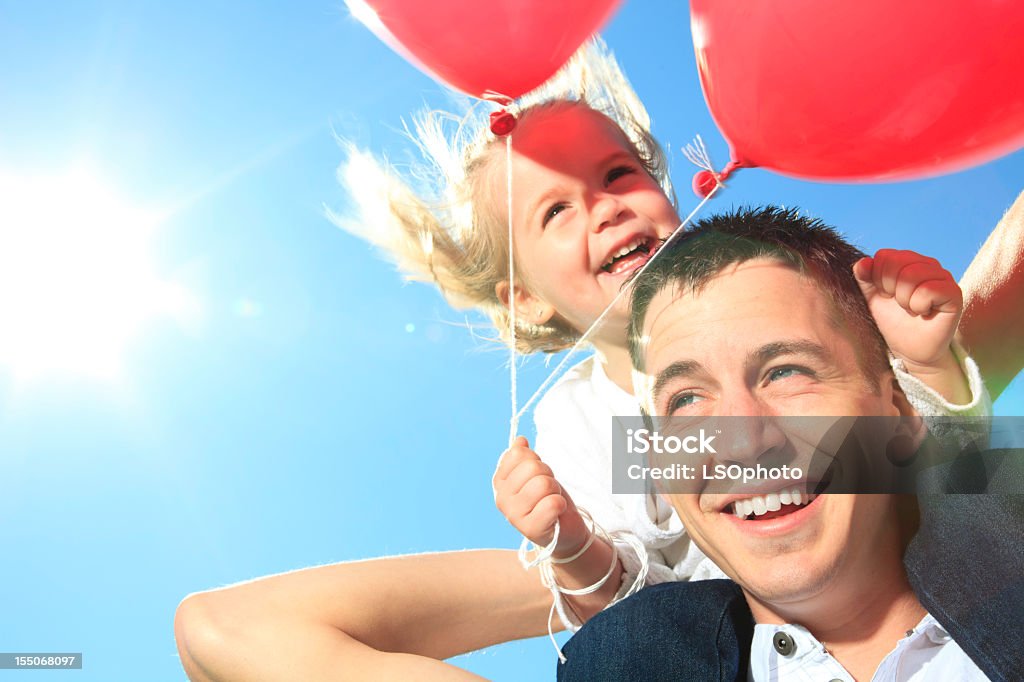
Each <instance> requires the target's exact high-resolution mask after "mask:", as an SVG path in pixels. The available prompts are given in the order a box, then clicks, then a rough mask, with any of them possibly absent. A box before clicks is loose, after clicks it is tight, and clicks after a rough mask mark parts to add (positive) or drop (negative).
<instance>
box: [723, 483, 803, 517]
mask: <svg viewBox="0 0 1024 682" xmlns="http://www.w3.org/2000/svg"><path fill="white" fill-rule="evenodd" d="M813 499H814V496H813V495H806V496H805V495H804V494H803V493H801V492H800V490H799V489H798V488H792V489H790V490H783V491H780V492H777V493H767V494H765V495H755V496H754V497H748V498H746V499H742V500H736V501H735V502H733V503H732V513H733V514H735V515H736V518H738V519H746V518H747V517H749V516H750V515H751V514H753V515H754V516H763V515H764V514H767V513H768V512H770V511H779V510H780V509H782V505H784V504H795V505H803V504H809V503H810V502H811V500H813ZM805 500H806V502H805Z"/></svg>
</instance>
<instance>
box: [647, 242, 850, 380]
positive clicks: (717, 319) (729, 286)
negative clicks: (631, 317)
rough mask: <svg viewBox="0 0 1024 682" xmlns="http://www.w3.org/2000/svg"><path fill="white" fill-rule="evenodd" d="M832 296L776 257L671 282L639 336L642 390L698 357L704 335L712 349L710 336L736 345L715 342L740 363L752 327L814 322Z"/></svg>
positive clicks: (652, 307)
mask: <svg viewBox="0 0 1024 682" xmlns="http://www.w3.org/2000/svg"><path fill="white" fill-rule="evenodd" d="M829 301H830V299H829V298H828V297H827V296H826V295H825V293H824V292H823V291H822V290H821V289H820V287H819V285H818V283H817V282H816V281H814V280H813V279H812V278H809V277H807V276H806V275H804V274H803V273H801V272H800V271H798V270H796V269H795V268H794V267H793V266H792V265H791V264H789V263H784V262H782V261H779V260H777V259H774V258H758V259H753V260H748V261H743V262H741V263H733V264H730V265H728V266H726V267H725V268H723V269H722V270H721V271H720V272H719V273H717V274H716V275H714V276H713V277H711V278H710V279H708V280H707V281H706V282H704V283H702V284H700V285H699V286H698V287H697V288H696V289H693V288H690V287H684V286H680V285H677V284H669V285H667V286H665V287H663V288H662V289H661V290H660V291H658V293H657V294H655V295H654V297H653V298H652V299H651V301H650V304H649V306H648V308H647V311H646V314H645V315H644V320H643V327H642V332H641V336H640V338H639V340H638V347H639V350H640V358H641V359H642V361H643V367H641V368H637V369H636V370H635V372H634V388H635V389H636V390H637V395H639V396H641V397H642V398H644V399H645V400H646V399H648V398H650V397H653V395H652V391H653V387H654V379H655V376H656V375H657V374H658V372H660V371H661V370H662V369H664V367H666V366H668V365H669V364H673V363H678V362H680V361H689V360H693V359H695V358H693V357H691V355H690V351H691V350H692V349H693V348H694V347H696V345H697V343H698V341H704V342H705V343H703V344H702V346H703V347H705V349H707V347H708V344H707V343H706V341H707V339H708V338H713V339H719V340H721V341H722V343H723V344H728V345H729V347H730V348H726V347H725V346H722V347H715V346H714V345H713V344H712V345H711V349H712V350H720V351H721V352H722V353H724V354H725V355H724V357H721V358H720V359H721V360H723V361H725V362H737V363H739V362H742V361H743V357H741V356H735V355H734V354H731V353H734V351H735V348H736V347H739V346H744V345H745V344H748V343H749V344H754V343H755V341H756V340H755V339H754V338H752V337H751V336H750V334H751V331H752V330H754V331H759V330H761V329H762V328H766V327H774V328H776V329H779V330H784V329H785V328H786V327H788V326H789V325H790V323H794V322H795V321H796V320H798V319H799V320H802V321H803V322H804V323H807V324H809V323H812V321H813V320H814V319H816V318H824V317H826V316H827V315H828V314H829V313H830V312H831V304H830V302H829ZM691 341H692V343H691ZM641 390H643V392H641Z"/></svg>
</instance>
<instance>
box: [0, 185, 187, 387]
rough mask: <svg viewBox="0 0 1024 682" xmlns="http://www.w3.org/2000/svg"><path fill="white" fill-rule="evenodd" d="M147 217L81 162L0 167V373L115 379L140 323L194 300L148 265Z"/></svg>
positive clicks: (183, 313) (176, 313)
mask: <svg viewBox="0 0 1024 682" xmlns="http://www.w3.org/2000/svg"><path fill="white" fill-rule="evenodd" d="M157 226H158V219H157V216H156V215H155V214H153V213H148V212H146V211H145V210H143V209H141V208H139V207H136V206H133V205H132V204H131V203H130V202H128V201H126V200H125V199H124V198H123V197H121V196H119V195H118V193H117V192H115V191H114V189H113V188H111V187H110V186H109V185H108V184H107V183H106V182H104V181H103V179H102V178H101V177H100V176H99V175H98V174H97V173H96V172H94V171H92V170H90V169H88V168H76V169H73V170H69V171H66V172H63V173H61V174H59V175H49V176H45V177H44V176H35V177H29V176H26V175H23V174H14V173H12V172H10V171H9V170H5V169H0V373H10V374H11V375H13V376H14V377H15V378H16V379H19V380H25V379H32V378H35V377H38V376H40V375H44V374H53V373H61V374H76V375H85V376H89V377H93V378H97V379H114V378H117V377H118V376H119V375H120V373H121V370H122V367H121V363H122V359H123V354H124V350H125V348H126V346H127V344H128V343H129V342H130V341H131V339H132V338H133V337H134V336H135V335H136V334H137V333H138V332H139V331H140V329H141V328H142V326H143V325H144V323H146V322H148V321H150V320H153V319H156V318H161V317H174V318H178V319H182V318H184V317H187V316H190V315H191V313H192V312H194V307H195V302H194V301H193V300H192V297H191V295H190V294H189V292H188V291H187V290H185V289H184V288H183V287H181V286H180V285H177V284H175V283H174V282H171V281H165V280H161V279H160V278H159V277H157V275H156V274H155V273H154V272H153V267H152V263H151V254H150V248H149V247H150V245H149V241H150V237H151V236H152V234H153V232H154V230H155V229H156V227H157Z"/></svg>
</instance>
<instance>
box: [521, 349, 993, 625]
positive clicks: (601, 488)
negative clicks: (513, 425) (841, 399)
mask: <svg viewBox="0 0 1024 682" xmlns="http://www.w3.org/2000/svg"><path fill="white" fill-rule="evenodd" d="M954 353H955V354H956V356H957V358H958V359H959V360H960V364H961V367H962V368H963V371H964V374H965V375H966V376H967V379H968V383H969V385H970V389H971V397H972V400H971V402H970V403H968V404H967V405H954V404H952V403H950V402H948V401H946V400H945V399H944V398H943V397H942V396H940V395H939V394H938V393H936V392H935V391H933V390H932V389H930V388H929V387H928V386H925V385H924V384H923V383H921V382H920V381H919V380H917V379H916V378H914V377H913V376H911V375H910V374H908V373H906V372H905V371H903V368H902V366H901V365H900V363H898V362H896V363H894V367H893V369H894V371H895V374H896V378H897V380H898V381H899V383H900V386H901V387H902V388H903V390H904V392H905V393H906V395H907V398H908V399H909V401H910V403H911V404H912V405H913V406H914V408H915V409H917V411H918V413H920V414H921V415H923V416H940V417H941V416H987V415H991V414H992V407H991V400H990V399H989V396H988V393H987V391H986V390H985V386H984V383H983V382H982V380H981V374H980V373H979V371H978V367H977V365H976V364H975V363H974V361H973V360H972V359H971V358H970V357H967V355H966V353H964V352H963V350H962V349H961V348H959V347H957V346H954ZM639 416H640V405H639V403H638V402H637V400H636V398H634V397H633V395H631V394H630V393H627V392H626V391H624V390H623V389H621V388H620V387H619V386H617V385H616V384H615V383H614V382H612V380H611V379H609V378H608V375H607V374H605V371H604V368H603V367H602V365H601V363H600V362H598V361H597V358H596V356H591V357H589V358H587V359H585V360H583V361H582V362H580V363H578V364H576V365H575V366H573V367H572V368H571V369H569V370H568V371H567V372H566V373H565V375H564V376H562V378H561V379H559V380H558V382H556V383H555V385H554V386H552V387H551V389H550V390H549V391H548V392H547V393H546V394H545V395H544V397H543V398H542V399H541V400H540V401H539V402H538V403H537V407H536V409H535V410H534V424H535V426H536V429H537V437H536V439H535V441H534V450H535V452H536V453H537V454H538V455H539V456H540V458H541V459H542V460H543V461H544V462H545V463H547V465H548V466H550V467H551V470H552V472H553V473H554V475H555V478H556V479H557V480H558V482H559V483H560V484H561V485H562V487H563V488H564V489H565V490H566V491H568V493H569V495H570V496H571V497H572V499H573V501H574V502H575V503H576V505H577V506H580V507H583V508H585V509H586V510H587V511H588V512H590V515H591V516H592V517H593V519H594V521H595V522H597V523H598V524H599V525H600V526H601V527H602V528H604V529H605V530H606V531H609V532H611V531H626V532H629V533H632V534H633V535H635V536H636V537H637V538H639V539H640V541H641V542H643V544H644V546H645V547H646V548H647V554H648V573H647V579H646V581H645V582H646V584H647V585H656V584H658V583H663V582H668V581H672V580H707V579H710V578H725V577H727V576H726V575H725V574H724V573H723V572H722V570H721V569H720V568H718V566H716V565H715V564H714V562H712V561H711V560H710V559H709V558H708V557H707V556H705V555H704V553H703V552H702V551H701V550H700V549H699V548H698V547H697V545H696V544H695V543H694V542H693V541H691V539H690V537H689V535H687V533H686V530H685V529H684V528H683V525H682V522H681V521H680V519H679V516H678V515H677V514H676V513H675V511H674V510H673V509H672V508H671V507H670V506H669V505H668V504H667V503H666V502H664V501H663V500H662V499H661V498H659V497H658V496H657V495H654V494H647V495H637V494H620V493H613V492H611V490H612V447H611V444H612V429H613V420H614V419H616V418H618V417H639ZM617 548H618V550H619V556H620V558H621V560H622V563H623V568H624V570H625V574H624V576H623V580H622V588H621V589H620V591H619V596H621V595H623V594H624V593H625V592H626V590H627V589H628V588H629V587H630V585H632V583H633V581H634V578H635V577H636V575H637V572H638V571H639V568H640V562H639V560H638V559H637V557H636V553H635V552H634V551H633V550H632V549H631V548H630V547H629V546H628V545H625V544H618V543H617ZM552 594H553V595H554V597H555V605H556V608H557V611H558V615H559V617H560V618H561V619H562V623H563V624H564V625H565V627H566V628H567V629H568V630H570V631H575V630H577V629H579V627H580V625H581V624H580V623H579V621H578V620H577V619H576V617H575V616H574V614H573V613H572V611H571V610H570V609H569V608H567V606H566V604H565V601H564V599H563V598H562V595H561V594H560V593H558V592H557V590H552ZM618 598H619V597H616V600H613V601H612V603H615V601H617V599H618Z"/></svg>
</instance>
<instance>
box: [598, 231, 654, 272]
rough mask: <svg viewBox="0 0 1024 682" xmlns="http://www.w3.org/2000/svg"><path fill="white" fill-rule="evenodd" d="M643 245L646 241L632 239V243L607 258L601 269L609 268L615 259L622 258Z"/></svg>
mask: <svg viewBox="0 0 1024 682" xmlns="http://www.w3.org/2000/svg"><path fill="white" fill-rule="evenodd" d="M644 243H646V240H644V239H642V238H641V239H634V240H633V241H632V242H630V243H629V244H626V245H625V246H623V247H622V248H621V249H619V250H618V252H617V253H613V254H612V255H611V256H610V257H609V258H608V260H607V261H605V264H604V265H603V266H602V267H609V266H610V265H611V264H612V263H613V262H614V261H615V259H616V258H622V257H623V256H625V255H626V254H628V253H631V252H633V251H635V250H636V249H638V248H640V247H641V246H642V245H643V244H644Z"/></svg>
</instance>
